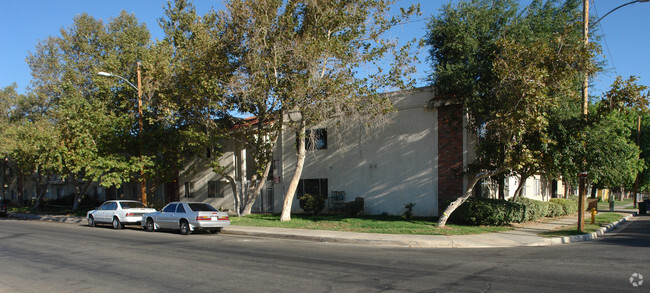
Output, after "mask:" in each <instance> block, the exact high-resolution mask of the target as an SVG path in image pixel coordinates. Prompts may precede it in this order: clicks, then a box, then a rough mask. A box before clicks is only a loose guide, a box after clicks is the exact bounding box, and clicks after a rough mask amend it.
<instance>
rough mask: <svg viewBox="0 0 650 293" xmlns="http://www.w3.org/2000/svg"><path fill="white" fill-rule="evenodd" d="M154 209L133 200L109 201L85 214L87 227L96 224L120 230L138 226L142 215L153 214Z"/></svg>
mask: <svg viewBox="0 0 650 293" xmlns="http://www.w3.org/2000/svg"><path fill="white" fill-rule="evenodd" d="M155 211H156V209H153V208H148V207H147V206H146V205H144V204H143V203H141V202H139V201H135V200H109V201H107V202H104V203H103V204H102V205H101V206H99V207H98V208H97V209H94V210H92V211H89V212H88V213H87V214H86V220H88V226H90V227H95V225H97V224H112V225H113V228H115V229H122V228H123V227H124V225H140V220H142V215H144V214H147V213H151V212H155Z"/></svg>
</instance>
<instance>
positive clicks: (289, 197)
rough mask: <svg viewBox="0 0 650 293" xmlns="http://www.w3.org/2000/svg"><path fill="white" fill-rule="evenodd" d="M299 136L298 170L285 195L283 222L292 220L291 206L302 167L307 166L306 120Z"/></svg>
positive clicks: (301, 123) (299, 131)
mask: <svg viewBox="0 0 650 293" xmlns="http://www.w3.org/2000/svg"><path fill="white" fill-rule="evenodd" d="M298 135H299V136H300V137H299V138H298V160H297V161H296V170H295V171H294V173H293V178H291V182H290V183H289V189H287V193H286V194H285V195H284V204H283V205H282V215H281V216H280V221H282V222H285V221H290V220H291V205H292V204H293V198H294V197H295V194H296V189H298V182H299V181H300V176H301V175H302V167H303V166H304V164H305V156H306V155H307V150H306V149H305V135H306V127H305V121H304V120H300V129H299V130H298Z"/></svg>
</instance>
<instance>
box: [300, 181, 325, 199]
mask: <svg viewBox="0 0 650 293" xmlns="http://www.w3.org/2000/svg"><path fill="white" fill-rule="evenodd" d="M305 194H311V195H319V196H322V197H323V198H327V178H320V179H300V181H299V182H298V190H297V191H296V195H297V196H298V197H301V196H303V195H305Z"/></svg>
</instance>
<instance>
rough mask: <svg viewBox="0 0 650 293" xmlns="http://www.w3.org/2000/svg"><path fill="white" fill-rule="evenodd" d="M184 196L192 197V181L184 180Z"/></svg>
mask: <svg viewBox="0 0 650 293" xmlns="http://www.w3.org/2000/svg"><path fill="white" fill-rule="evenodd" d="M185 198H194V182H185Z"/></svg>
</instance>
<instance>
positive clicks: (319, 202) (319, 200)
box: [298, 193, 325, 215]
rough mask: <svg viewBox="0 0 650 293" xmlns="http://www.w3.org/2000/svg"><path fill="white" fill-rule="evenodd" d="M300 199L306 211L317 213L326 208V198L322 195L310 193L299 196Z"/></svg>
mask: <svg viewBox="0 0 650 293" xmlns="http://www.w3.org/2000/svg"><path fill="white" fill-rule="evenodd" d="M298 199H299V200H300V207H301V208H302V209H303V210H305V212H307V213H309V212H311V213H313V214H314V215H317V214H318V213H320V212H321V211H322V210H323V209H324V208H325V198H324V197H322V196H320V195H311V194H309V193H307V194H305V195H303V196H301V197H299V198H298Z"/></svg>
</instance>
